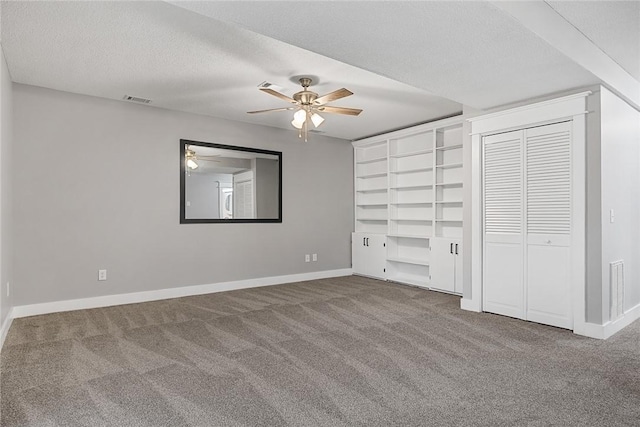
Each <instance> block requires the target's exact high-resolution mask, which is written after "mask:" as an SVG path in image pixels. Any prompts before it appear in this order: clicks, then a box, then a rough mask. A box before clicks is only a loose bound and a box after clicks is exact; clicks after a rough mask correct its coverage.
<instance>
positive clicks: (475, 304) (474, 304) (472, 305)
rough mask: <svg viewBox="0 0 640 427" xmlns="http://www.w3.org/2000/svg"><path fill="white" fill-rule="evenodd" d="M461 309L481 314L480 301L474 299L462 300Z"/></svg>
mask: <svg viewBox="0 0 640 427" xmlns="http://www.w3.org/2000/svg"><path fill="white" fill-rule="evenodd" d="M460 308H461V309H463V310H467V311H475V312H476V313H480V311H481V310H480V301H475V300H473V299H468V298H462V299H461V300H460Z"/></svg>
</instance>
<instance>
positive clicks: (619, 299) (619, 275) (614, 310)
mask: <svg viewBox="0 0 640 427" xmlns="http://www.w3.org/2000/svg"><path fill="white" fill-rule="evenodd" d="M609 281H610V284H611V315H610V320H611V321H614V320H617V319H619V318H620V317H622V315H624V261H623V260H620V261H615V262H611V263H609Z"/></svg>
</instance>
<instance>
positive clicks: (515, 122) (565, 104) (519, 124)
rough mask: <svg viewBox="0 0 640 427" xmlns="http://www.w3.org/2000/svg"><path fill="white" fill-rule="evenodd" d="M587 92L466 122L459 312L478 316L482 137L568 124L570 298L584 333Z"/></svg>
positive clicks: (576, 322)
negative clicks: (467, 232)
mask: <svg viewBox="0 0 640 427" xmlns="http://www.w3.org/2000/svg"><path fill="white" fill-rule="evenodd" d="M591 93H592V92H591V91H586V92H580V93H577V94H573V95H569V96H565V97H561V98H556V99H552V100H550V101H544V102H539V103H535V104H531V105H527V106H524V107H518V108H513V109H509V110H504V111H500V112H497V113H492V114H488V115H483V116H478V117H474V118H471V119H467V120H468V121H469V122H470V123H471V294H470V295H468V294H466V295H464V296H463V298H462V301H461V303H460V307H461V308H462V309H465V310H470V311H477V312H480V311H482V309H483V307H482V277H483V272H482V265H483V259H482V258H483V247H484V242H483V233H484V230H483V226H482V219H483V213H482V212H483V206H482V200H483V198H482V197H483V196H482V182H483V180H482V173H483V171H482V138H483V136H486V135H489V134H493V133H497V132H506V131H509V130H516V129H524V128H528V127H532V126H539V125H545V124H552V123H557V122H560V121H566V120H571V123H572V124H571V132H572V136H573V139H572V145H573V147H574V148H573V149H572V158H571V161H572V163H573V166H574V169H573V172H572V177H571V183H572V188H573V190H574V191H573V194H572V198H573V203H572V212H571V220H572V241H571V295H572V312H573V331H574V332H575V333H581V331H584V330H586V327H585V324H586V312H585V304H586V270H585V267H586V265H585V256H586V246H585V238H586V236H585V224H586V222H585V215H586V194H585V189H586V175H585V170H586V165H585V162H586V157H585V152H586V149H585V147H586V129H585V128H586V120H585V114H586V113H587V111H586V101H587V97H588V96H589V95H591Z"/></svg>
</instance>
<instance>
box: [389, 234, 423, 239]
mask: <svg viewBox="0 0 640 427" xmlns="http://www.w3.org/2000/svg"><path fill="white" fill-rule="evenodd" d="M387 237H397V238H401V239H423V240H429V239H430V238H431V236H418V235H416V234H387Z"/></svg>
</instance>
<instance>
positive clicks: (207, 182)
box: [180, 139, 282, 224]
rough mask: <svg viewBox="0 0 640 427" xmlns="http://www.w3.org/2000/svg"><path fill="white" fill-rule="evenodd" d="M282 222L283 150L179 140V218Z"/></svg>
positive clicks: (192, 221)
mask: <svg viewBox="0 0 640 427" xmlns="http://www.w3.org/2000/svg"><path fill="white" fill-rule="evenodd" d="M222 222H282V153H281V152H279V151H269V150H260V149H256V148H245V147H236V146H232V145H222V144H214V143H208V142H198V141H190V140H186V139H181V140H180V223H181V224H190V223H222Z"/></svg>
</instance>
